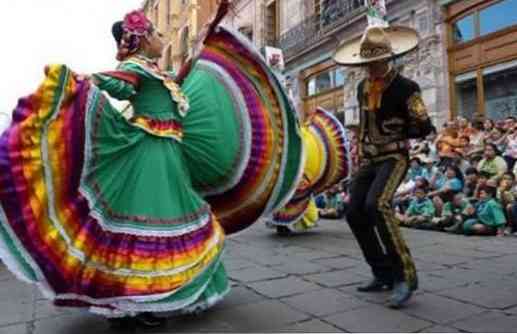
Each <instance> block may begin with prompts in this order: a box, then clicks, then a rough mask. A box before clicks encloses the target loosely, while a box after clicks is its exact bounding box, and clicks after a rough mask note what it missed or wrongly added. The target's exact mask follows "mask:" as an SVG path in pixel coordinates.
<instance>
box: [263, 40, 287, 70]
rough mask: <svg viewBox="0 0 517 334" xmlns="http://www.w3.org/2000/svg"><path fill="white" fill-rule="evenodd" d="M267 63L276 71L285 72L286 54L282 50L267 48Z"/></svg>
mask: <svg viewBox="0 0 517 334" xmlns="http://www.w3.org/2000/svg"><path fill="white" fill-rule="evenodd" d="M265 51H266V63H267V65H268V66H269V67H271V68H272V69H273V70H274V71H277V72H280V73H281V72H283V71H284V68H285V63H284V54H283V52H282V49H278V48H274V47H272V46H266V47H265Z"/></svg>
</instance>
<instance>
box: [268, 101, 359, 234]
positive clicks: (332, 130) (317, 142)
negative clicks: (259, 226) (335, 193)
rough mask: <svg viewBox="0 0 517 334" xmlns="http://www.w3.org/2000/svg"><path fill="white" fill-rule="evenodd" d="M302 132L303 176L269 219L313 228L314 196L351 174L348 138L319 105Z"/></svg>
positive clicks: (277, 223)
mask: <svg viewBox="0 0 517 334" xmlns="http://www.w3.org/2000/svg"><path fill="white" fill-rule="evenodd" d="M301 132H302V142H303V146H304V149H305V152H306V153H305V155H306V159H305V163H304V169H303V176H302V178H301V179H300V180H299V181H298V186H297V188H296V191H295V193H294V194H293V196H292V197H291V198H290V199H289V201H288V202H287V203H286V204H285V205H284V206H283V207H282V208H281V209H279V210H277V211H275V212H274V213H273V215H272V218H271V219H269V220H268V222H267V224H268V226H271V227H274V226H285V227H288V228H289V229H290V230H294V231H304V230H308V229H311V228H313V227H314V226H316V222H317V221H318V219H319V216H318V209H317V208H316V204H315V202H314V196H316V195H318V194H320V193H322V192H323V191H325V190H327V189H329V188H331V187H332V186H334V185H336V184H338V183H339V182H340V181H342V180H345V179H346V178H347V177H348V174H349V171H350V162H349V159H348V149H349V144H348V138H347V134H346V130H345V129H344V127H343V125H342V124H341V123H340V122H339V120H338V119H337V118H335V117H334V116H333V115H332V114H331V113H329V112H327V111H325V110H323V109H321V108H318V109H317V110H316V112H315V113H314V114H313V115H312V116H311V117H310V119H309V120H307V122H306V124H305V125H304V126H303V127H302V128H301Z"/></svg>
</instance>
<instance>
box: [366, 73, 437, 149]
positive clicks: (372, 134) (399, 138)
mask: <svg viewBox="0 0 517 334" xmlns="http://www.w3.org/2000/svg"><path fill="white" fill-rule="evenodd" d="M369 87H370V82H369V80H368V79H365V80H363V81H362V82H361V83H360V84H359V87H358V90H357V99H358V101H359V108H360V122H359V125H360V131H359V141H360V154H361V156H362V157H363V158H367V159H369V158H374V159H382V157H383V156H386V157H387V156H392V155H393V153H399V154H405V155H407V148H406V149H400V148H399V149H397V150H388V151H386V152H383V151H385V150H383V149H384V148H386V147H387V145H388V144H390V143H399V144H400V143H403V142H405V141H407V140H408V139H411V138H423V137H425V136H427V135H428V134H429V133H431V131H432V128H433V125H432V123H431V120H430V118H429V116H428V114H427V110H426V107H425V104H424V101H423V99H422V95H421V91H420V87H419V86H418V84H417V83H416V82H414V81H413V80H410V79H408V78H405V77H403V76H402V75H401V74H399V73H398V72H397V71H395V70H392V71H391V72H390V73H388V74H387V77H386V84H385V88H384V92H383V93H382V98H381V104H380V108H379V109H378V110H369V109H368V94H369V89H370V88H369ZM372 146H374V149H375V148H379V150H375V151H380V152H382V153H379V152H377V153H376V154H374V155H372V154H370V153H368V152H371V147H372ZM366 148H370V149H366ZM395 151H396V152H395Z"/></svg>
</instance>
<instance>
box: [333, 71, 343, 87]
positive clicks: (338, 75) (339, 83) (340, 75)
mask: <svg viewBox="0 0 517 334" xmlns="http://www.w3.org/2000/svg"><path fill="white" fill-rule="evenodd" d="M345 80H346V74H345V70H344V69H341V68H337V69H336V80H335V81H336V82H335V85H336V87H339V86H344V85H345Z"/></svg>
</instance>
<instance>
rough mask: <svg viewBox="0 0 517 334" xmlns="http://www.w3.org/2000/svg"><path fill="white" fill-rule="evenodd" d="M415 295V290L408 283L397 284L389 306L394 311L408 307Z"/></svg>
mask: <svg viewBox="0 0 517 334" xmlns="http://www.w3.org/2000/svg"><path fill="white" fill-rule="evenodd" d="M412 295H413V290H412V289H411V287H410V286H409V284H407V283H406V282H396V283H395V284H394V286H393V294H392V295H391V297H390V299H389V301H388V306H389V307H390V308H393V309H399V308H402V307H404V306H406V303H407V301H408V300H409V299H410V298H411V296H412Z"/></svg>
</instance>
